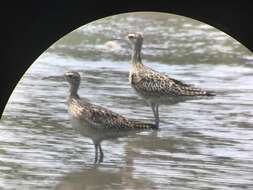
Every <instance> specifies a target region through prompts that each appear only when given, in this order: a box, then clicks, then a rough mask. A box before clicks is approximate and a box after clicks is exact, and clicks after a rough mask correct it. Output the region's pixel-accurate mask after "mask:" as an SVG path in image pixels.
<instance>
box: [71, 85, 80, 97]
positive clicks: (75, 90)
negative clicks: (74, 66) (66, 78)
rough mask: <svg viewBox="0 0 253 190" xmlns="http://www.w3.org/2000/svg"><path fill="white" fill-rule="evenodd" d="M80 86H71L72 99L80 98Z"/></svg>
mask: <svg viewBox="0 0 253 190" xmlns="http://www.w3.org/2000/svg"><path fill="white" fill-rule="evenodd" d="M78 88H79V85H71V86H70V90H69V92H70V97H72V98H80V97H79V95H78V93H77V91H78Z"/></svg>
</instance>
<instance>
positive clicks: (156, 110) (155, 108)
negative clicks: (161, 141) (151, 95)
mask: <svg viewBox="0 0 253 190" xmlns="http://www.w3.org/2000/svg"><path fill="white" fill-rule="evenodd" d="M151 108H152V111H153V114H154V117H155V125H156V126H157V127H159V113H158V104H154V103H151Z"/></svg>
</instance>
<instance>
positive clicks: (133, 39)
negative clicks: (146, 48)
mask: <svg viewBox="0 0 253 190" xmlns="http://www.w3.org/2000/svg"><path fill="white" fill-rule="evenodd" d="M126 38H127V40H128V41H129V42H130V43H131V44H132V45H134V46H136V45H140V46H141V45H142V42H143V34H142V33H141V32H136V33H131V34H128V35H127V36H126Z"/></svg>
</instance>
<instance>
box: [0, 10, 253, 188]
mask: <svg viewBox="0 0 253 190" xmlns="http://www.w3.org/2000/svg"><path fill="white" fill-rule="evenodd" d="M135 31H140V32H143V34H144V45H143V62H144V64H146V65H148V66H150V67H152V68H154V69H155V70H158V71H161V72H164V73H166V74H168V75H169V76H171V77H173V78H176V79H179V80H182V81H183V82H186V83H191V84H194V85H196V86H198V87H202V88H206V89H210V90H215V91H217V93H218V95H217V96H216V97H214V98H212V99H201V100H192V101H186V102H182V103H178V104H175V105H171V106H161V108H160V119H161V125H160V127H161V129H160V130H159V131H155V132H141V133H138V134H136V135H134V136H130V137H124V138H119V139H115V140H113V141H105V142H103V143H102V146H103V150H104V153H105V159H104V162H103V163H101V164H100V165H94V164H93V159H94V147H93V144H92V143H91V141H90V139H87V138H84V137H82V136H81V135H79V134H78V133H77V132H76V131H74V130H73V129H72V127H71V125H70V123H69V118H68V114H67V105H66V98H67V95H68V85H67V83H66V82H65V81H64V80H63V79H62V78H61V77H57V76H60V75H62V74H63V73H64V72H65V71H67V70H76V71H79V72H80V73H81V75H82V83H81V89H80V95H81V96H83V97H86V98H88V99H89V100H90V101H91V102H93V103H95V104H97V105H101V106H104V107H106V108H109V109H111V110H113V111H115V112H118V113H120V114H122V115H124V116H127V117H131V118H136V119H144V120H147V121H153V115H152V111H151V109H150V107H148V106H147V105H146V103H145V102H144V100H143V99H141V98H140V97H138V96H137V94H136V93H135V92H134V91H133V89H132V88H131V87H130V85H129V83H128V71H129V69H130V64H129V61H130V57H131V55H130V54H131V50H130V47H129V44H128V43H126V42H125V41H123V40H120V41H115V40H113V39H123V38H124V36H125V35H126V34H127V33H129V32H135ZM252 82H253V55H252V53H251V52H250V51H249V50H247V49H246V48H245V47H243V46H242V45H241V44H240V43H238V42H237V41H235V40H234V39H232V38H231V37H230V36H228V35H226V34H224V33H223V32H221V31H218V30H216V29H215V28H213V27H211V26H209V25H206V24H204V23H200V22H198V21H195V20H192V19H189V18H185V17H181V16H176V15H171V14H162V13H151V12H149V13H143V12H139V13H128V14H121V15H116V16H112V17H107V18H104V19H101V20H97V21H95V22H92V23H89V24H87V25H85V26H83V27H80V28H78V29H77V30H75V31H73V32H71V33H70V34H68V35H67V36H65V37H64V38H62V39H60V40H59V41H57V42H56V43H55V44H53V45H52V46H51V47H50V48H49V49H48V50H47V51H46V52H44V53H43V54H42V55H41V56H40V57H39V58H38V59H37V60H36V61H35V63H34V64H33V65H32V66H31V67H30V68H29V70H28V71H27V72H26V74H25V75H24V77H23V78H22V79H21V80H20V82H19V83H18V85H17V87H16V89H15V90H14V92H13V94H12V96H11V97H10V100H9V103H8V104H7V106H6V109H5V112H4V114H3V117H2V120H1V122H0V189H6V190H10V189H19V190H26V189H33V190H35V189H36V190H38V189H57V190H77V189H253V160H252V157H253V128H252V126H253V117H252V116H253V97H252V93H253V85H252Z"/></svg>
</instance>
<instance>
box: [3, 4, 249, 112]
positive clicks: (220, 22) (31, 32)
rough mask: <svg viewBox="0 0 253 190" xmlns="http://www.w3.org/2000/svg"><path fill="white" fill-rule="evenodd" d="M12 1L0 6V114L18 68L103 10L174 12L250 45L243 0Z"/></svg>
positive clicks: (22, 70) (103, 14)
mask: <svg viewBox="0 0 253 190" xmlns="http://www.w3.org/2000/svg"><path fill="white" fill-rule="evenodd" d="M98 3H99V4H98ZM15 5H16V6H13V3H12V2H7V1H6V4H5V7H2V9H4V10H3V11H1V14H3V15H1V16H2V18H6V19H4V21H3V25H4V26H5V30H4V34H2V36H1V38H2V39H1V42H2V47H1V49H2V50H1V54H2V56H1V64H2V65H3V66H4V69H3V68H2V69H1V70H0V72H1V74H0V77H1V78H0V81H1V89H2V90H1V91H0V92H1V94H0V97H1V99H0V114H1V116H2V114H3V111H4V108H5V106H6V104H7V102H8V99H9V97H10V95H11V93H12V91H13V90H14V89H15V86H16V85H17V84H18V82H19V80H20V79H21V77H22V76H23V74H24V73H25V72H26V70H27V69H28V68H29V67H30V66H31V65H32V63H33V62H34V61H35V60H36V59H37V58H38V57H39V56H40V55H41V54H42V53H43V52H44V51H45V50H46V49H48V48H49V47H50V46H51V45H52V44H53V43H55V42H56V41H57V40H58V39H60V38H61V37H63V36H64V35H66V34H68V33H69V32H71V31H73V30H75V29H76V28H78V27H80V26H82V25H85V24H87V23H89V22H92V21H95V20H97V19H101V18H104V17H107V16H112V15H116V14H121V13H127V12H139V11H145V12H163V13H171V14H177V15H181V16H185V17H189V18H192V19H195V20H199V21H201V22H204V23H206V24H209V25H211V26H213V27H215V28H217V29H219V30H221V31H223V32H225V33H227V34H228V35H230V36H232V37H233V38H235V39H236V40H238V41H239V42H241V43H242V44H243V45H244V46H245V47H247V48H248V49H249V50H251V51H253V40H252V37H251V36H252V35H251V34H253V29H252V27H251V26H250V25H249V23H250V18H252V17H253V13H252V11H251V10H250V7H251V6H250V5H251V2H250V1H246V0H245V1H243V2H239V3H238V2H228V1H222V2H218V1H211V0H210V1H209V0H208V1H205V2H204V3H203V2H201V1H190V0H189V1H187V2H186V1H183V0H171V1H170V2H167V1H165V0H156V1H155V2H154V1H152V2H151V1H150V2H148V1H146V2H145V1H135V3H132V4H129V2H128V1H125V0H121V1H120V2H119V3H115V1H114V0H107V1H97V0H93V1H92V2H89V3H86V2H84V1H75V4H73V3H71V2H68V3H67V1H63V2H62V1H54V2H50V0H45V1H43V3H42V2H32V1H30V2H29V1H28V2H25V3H24V2H22V4H21V3H20V4H15ZM98 5H99V6H98ZM6 7H7V8H6ZM16 29H18V33H17V32H16Z"/></svg>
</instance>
